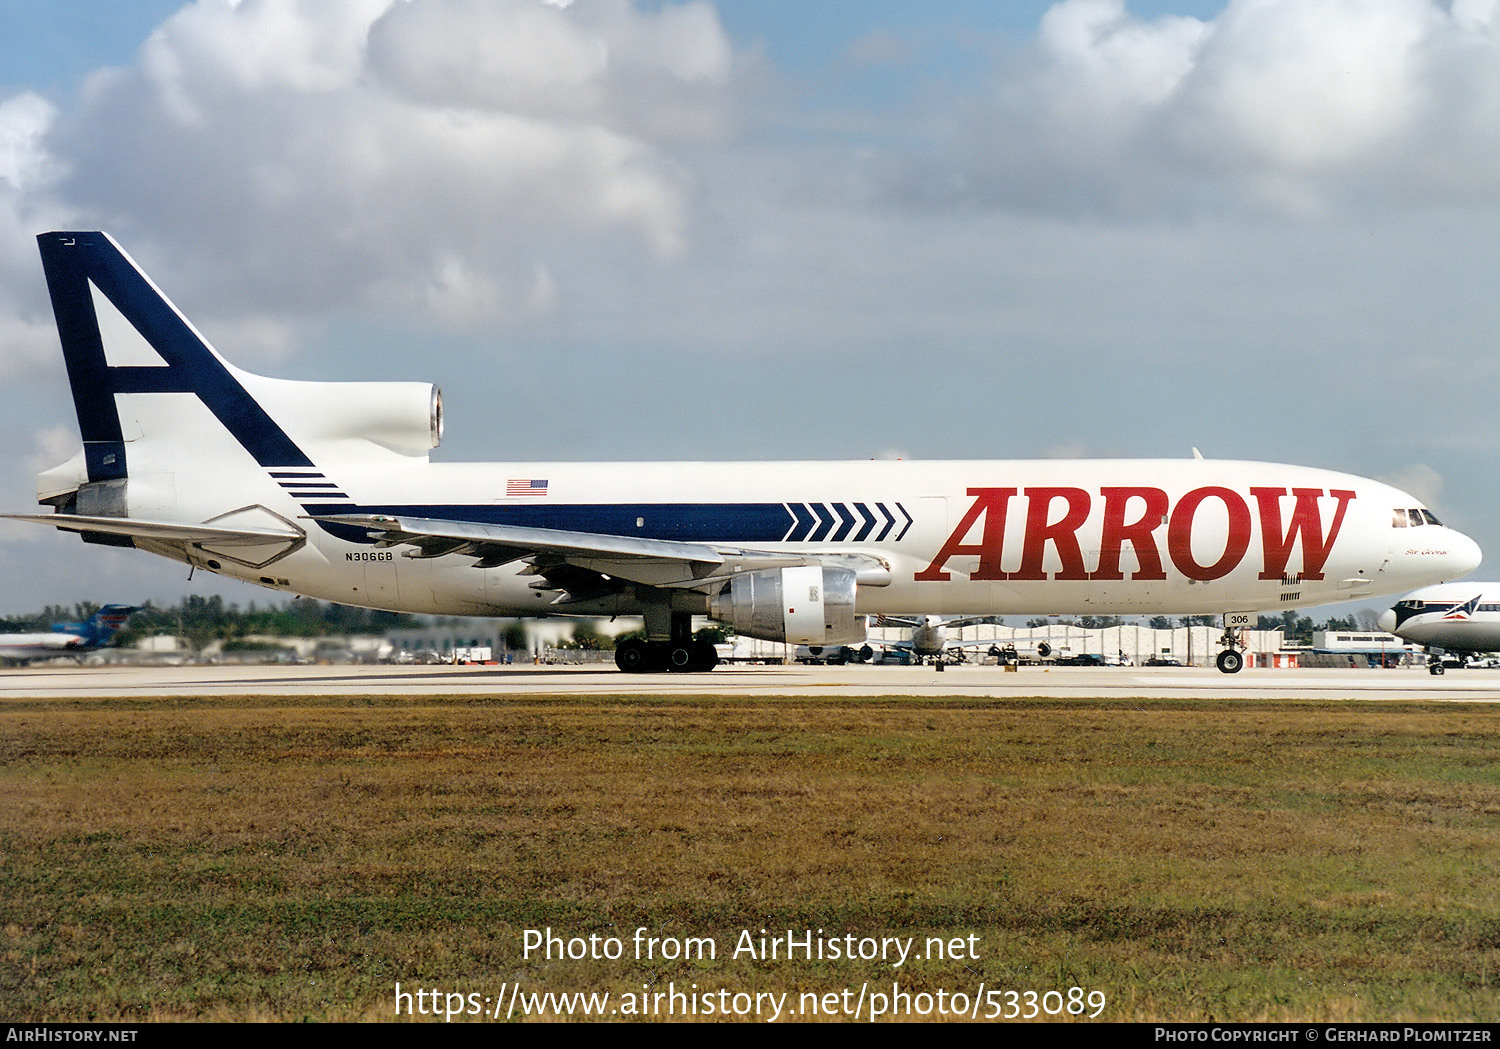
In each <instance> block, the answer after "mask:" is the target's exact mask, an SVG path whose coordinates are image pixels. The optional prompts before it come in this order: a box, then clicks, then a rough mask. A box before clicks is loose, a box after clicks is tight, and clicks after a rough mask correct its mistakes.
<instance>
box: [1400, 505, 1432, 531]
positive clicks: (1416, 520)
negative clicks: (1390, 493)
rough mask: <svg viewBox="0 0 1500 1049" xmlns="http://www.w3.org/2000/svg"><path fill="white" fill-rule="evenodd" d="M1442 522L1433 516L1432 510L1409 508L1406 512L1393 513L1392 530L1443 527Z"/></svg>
mask: <svg viewBox="0 0 1500 1049" xmlns="http://www.w3.org/2000/svg"><path fill="white" fill-rule="evenodd" d="M1441 524H1442V522H1441V521H1439V520H1438V519H1437V518H1436V517H1434V516H1433V515H1432V511H1431V510H1424V509H1421V508H1419V507H1414V506H1413V507H1407V508H1406V509H1404V510H1401V509H1397V510H1392V511H1391V527H1392V528H1421V527H1422V526H1423V525H1441Z"/></svg>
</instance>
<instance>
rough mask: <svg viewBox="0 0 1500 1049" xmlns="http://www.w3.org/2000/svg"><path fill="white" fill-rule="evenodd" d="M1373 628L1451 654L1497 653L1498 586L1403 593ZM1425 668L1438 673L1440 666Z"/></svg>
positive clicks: (1432, 663)
mask: <svg viewBox="0 0 1500 1049" xmlns="http://www.w3.org/2000/svg"><path fill="white" fill-rule="evenodd" d="M1377 625H1378V626H1379V627H1380V629H1381V630H1384V631H1386V632H1387V633H1390V634H1395V635H1396V636H1397V637H1399V638H1401V639H1402V640H1404V641H1412V642H1415V643H1416V644H1419V645H1423V646H1425V647H1428V648H1442V649H1446V650H1448V651H1450V652H1495V651H1500V583H1440V584H1439V585H1437V586H1428V587H1423V588H1422V589H1421V590H1417V591H1414V592H1412V593H1410V594H1407V595H1406V596H1405V597H1403V598H1402V599H1401V600H1400V601H1397V602H1396V603H1395V605H1394V606H1392V607H1391V608H1388V609H1386V610H1385V611H1384V612H1382V613H1380V619H1379V620H1378V621H1377ZM1427 668H1428V669H1429V670H1430V671H1431V672H1432V673H1434V674H1441V673H1442V672H1443V661H1442V660H1441V659H1440V658H1438V657H1437V656H1432V657H1430V658H1429V659H1428V662H1427Z"/></svg>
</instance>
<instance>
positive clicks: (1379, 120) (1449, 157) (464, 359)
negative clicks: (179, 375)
mask: <svg viewBox="0 0 1500 1049" xmlns="http://www.w3.org/2000/svg"><path fill="white" fill-rule="evenodd" d="M0 26H3V27H4V30H5V31H4V32H3V33H0V441H3V442H4V445H5V447H7V448H9V449H11V454H10V455H8V456H5V457H3V458H0V506H4V507H7V508H10V509H12V510H15V511H19V512H25V511H27V510H29V509H30V508H31V507H32V506H33V505H34V500H35V494H34V493H35V481H34V476H35V474H36V472H37V471H38V470H40V469H44V468H46V467H50V466H53V465H56V464H57V463H59V462H62V461H63V460H64V459H66V458H68V457H69V456H70V455H71V454H72V453H73V451H74V450H75V449H76V446H77V442H78V437H77V428H76V422H75V421H74V419H73V416H72V406H71V401H70V398H69V395H68V391H67V386H66V382H65V379H64V374H63V369H62V362H61V357H60V353H59V350H58V347H57V337H56V332H55V328H54V327H53V321H52V317H51V311H50V307H49V305H48V303H47V299H46V290H45V285H44V282H43V278H42V273H41V267H40V264H39V261H38V256H37V251H36V245H35V240H34V237H35V235H36V234H37V233H39V232H42V231H45V230H49V229H96V228H99V229H106V230H108V231H110V232H111V233H112V234H113V235H114V236H115V238H116V239H117V240H118V241H119V242H120V243H121V244H122V245H123V246H124V247H125V248H126V250H127V251H129V252H130V254H131V255H132V256H133V257H134V258H135V259H136V260H137V261H139V262H140V263H141V264H142V265H143V266H145V268H146V269H147V271H148V272H149V273H150V274H151V275H152V277H153V279H154V280H155V282H156V283H157V285H158V286H159V287H161V288H162V289H163V290H164V291H165V292H166V293H167V294H168V295H169V296H170V297H171V298H172V299H173V300H174V301H175V302H176V303H177V305H178V306H179V307H180V308H181V309H182V310H183V311H184V312H185V313H186V314H187V315H188V316H189V317H190V318H192V319H193V321H194V323H195V324H196V326H197V327H198V329H199V330H200V331H202V332H203V333H204V334H205V335H206V336H207V337H208V338H209V340H210V341H211V342H213V344H214V345H215V346H216V348H217V349H218V350H219V351H220V352H221V353H222V354H223V355H224V356H226V357H227V358H229V359H230V360H231V361H233V362H234V363H235V364H237V365H240V366H241V367H244V368H247V369H249V370H251V371H258V372H261V373H264V374H269V375H276V376H282V377H287V378H305V379H360V378H369V379H412V380H424V381H432V382H436V383H438V384H439V385H441V386H442V387H443V390H444V398H445V404H446V410H447V434H446V437H445V440H444V443H443V447H442V448H441V449H439V450H438V451H437V452H436V453H434V457H435V458H441V459H446V460H450V461H463V460H506V459H517V460H532V459H544V460H629V459H641V460H670V459H710V460H718V459H724V460H736V459H846V458H847V459H866V458H871V457H894V456H900V457H904V458H943V459H957V458H973V459H1010V458H1045V457H1075V456H1091V457H1092V456H1109V457H1115V456H1130V457H1163V456H1165V457H1176V456H1182V457H1186V456H1189V455H1191V454H1192V449H1193V448H1195V447H1196V448H1199V449H1201V450H1202V452H1203V453H1204V454H1205V455H1207V456H1210V457H1221V458H1234V459H1258V460H1270V461H1278V462H1290V463H1298V464H1305V465H1309V466H1319V467H1326V468H1331V469H1338V470H1344V471H1348V472H1350V473H1355V474H1359V475H1362V476H1368V477H1377V478H1380V479H1382V480H1386V481H1390V482H1392V483H1395V484H1397V485H1398V486H1400V487H1403V488H1404V489H1406V490H1407V491H1409V492H1411V493H1412V494H1414V495H1416V496H1418V497H1419V498H1421V499H1424V500H1426V501H1427V502H1428V503H1429V504H1430V505H1431V506H1432V507H1433V508H1434V509H1435V510H1436V512H1437V513H1438V514H1439V516H1440V517H1442V518H1444V519H1445V521H1446V522H1447V523H1451V524H1453V525H1454V526H1456V527H1458V528H1460V529H1462V530H1464V531H1466V532H1467V533H1468V534H1470V535H1471V536H1473V537H1474V538H1475V539H1476V540H1478V542H1479V543H1480V545H1481V547H1483V548H1485V549H1487V550H1491V551H1496V553H1495V554H1493V556H1494V557H1495V558H1497V559H1500V494H1497V486H1496V484H1495V483H1494V478H1495V476H1496V469H1495V465H1496V460H1497V456H1500V417H1497V413H1496V412H1495V411H1494V410H1493V402H1494V390H1495V380H1496V372H1497V369H1500V363H1497V361H1500V358H1497V356H1496V354H1495V353H1494V352H1493V350H1492V343H1493V341H1494V333H1495V331H1496V330H1497V327H1500V323H1497V322H1500V295H1497V294H1496V291H1495V289H1496V288H1497V287H1500V253H1497V252H1496V250H1495V248H1494V245H1495V244H1497V243H1500V179H1497V178H1496V172H1497V171H1500V163H1497V161H1500V0H1453V2H1451V3H1438V2H1428V0H1230V2H1228V3H1190V2H1186V0H1184V2H1172V0H1156V2H1151V3H1146V2H1133V3H1127V2H1125V0H1062V2H1058V3H1033V2H1016V3H1007V4H993V3H978V2H960V0H952V2H942V0H934V2H929V3H923V4H910V3H895V2H868V3H843V2H837V3H828V2H813V0H809V2H804V3H799V4H790V3H784V2H781V3H772V2H767V0H748V2H737V3H730V2H727V0H725V2H720V3H711V2H708V0H691V2H686V3H669V2H646V0H347V2H342V3H328V2H296V0H242V2H239V3H230V2H227V0H200V2H197V3H187V4H182V3H173V2H140V3H132V4H128V5H119V4H108V3H102V2H101V3H93V2H82V0H75V2H70V0H56V2H53V3H48V4H36V3H33V2H18V0H0ZM1496 570H1497V571H1500V566H1497V568H1496ZM1480 574H1481V575H1482V576H1483V575H1485V574H1486V568H1481V569H1480ZM186 577H187V569H186V567H184V566H178V565H176V564H175V563H173V562H169V561H165V560H162V559H158V558H153V557H150V556H148V555H144V554H140V553H137V552H133V551H122V550H114V549H108V548H102V547H95V546H85V545H83V544H81V543H79V542H78V540H77V539H76V538H74V537H72V536H64V535H61V534H59V533H56V532H55V531H53V530H48V529H38V528H35V527H34V526H22V525H19V524H13V523H3V524H0V584H3V586H0V613H3V614H22V613H26V612H30V611H36V610H39V609H40V608H41V607H43V606H44V605H47V604H67V603H73V602H77V601H84V600H91V601H97V602H106V601H142V600H145V599H148V598H149V599H151V600H154V601H157V602H158V603H173V602H175V601H177V600H179V599H180V598H181V596H182V595H183V594H186V593H198V594H210V593H221V594H224V595H225V596H226V597H227V598H228V599H230V600H233V601H236V602H239V603H246V602H248V601H266V600H279V599H280V598H279V597H278V595H273V594H271V593H269V592H267V591H260V590H257V589H255V588H250V587H246V586H242V585H240V584H233V583H228V582H226V581H223V580H219V579H217V578H215V577H211V576H205V575H204V574H202V573H199V574H198V575H196V576H195V577H194V578H193V579H192V580H191V581H188V580H187V578H186Z"/></svg>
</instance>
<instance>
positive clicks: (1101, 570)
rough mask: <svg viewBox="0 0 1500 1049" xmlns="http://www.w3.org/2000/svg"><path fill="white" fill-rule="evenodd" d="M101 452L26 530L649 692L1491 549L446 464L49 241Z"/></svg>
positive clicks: (435, 403) (749, 467) (744, 475)
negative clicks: (903, 626) (731, 648)
mask: <svg viewBox="0 0 1500 1049" xmlns="http://www.w3.org/2000/svg"><path fill="white" fill-rule="evenodd" d="M37 240H38V242H39V244H40V247H41V253H42V266H43V269H44V270H45V272H46V276H47V285H48V290H49V292H50V294H51V297H52V307H53V312H54V313H55V315H56V319H57V326H58V332H59V334H60V336H61V341H62V349H63V356H64V358H65V360H66V363H67V369H68V378H69V381H70V383H71V385H72V388H73V399H74V404H75V407H76V409H77V414H78V424H79V429H80V431H81V434H82V438H83V449H82V451H81V452H79V453H78V454H77V455H76V456H74V457H73V459H71V460H70V461H69V462H67V463H65V464H63V465H62V466H59V467H56V468H54V469H51V470H48V471H46V472H45V473H43V474H41V475H40V476H39V478H38V500H39V501H40V502H41V503H42V504H44V505H48V506H51V507H52V509H53V513H51V514H39V515H20V514H17V515H12V516H15V517H17V518H20V519H23V520H29V521H37V522H40V523H43V524H50V525H55V526H56V527H58V528H61V529H67V530H70V531H75V532H78V533H80V534H81V535H82V536H83V538H84V540H85V541H88V542H95V543H106V544H112V545H117V546H133V547H135V548H137V549H141V550H148V551H150V552H152V553H156V554H160V555H162V556H165V557H169V558H173V559H175V560H178V561H183V562H186V563H187V564H189V565H193V566H196V567H199V568H203V569H207V570H209V571H213V572H218V573H221V574H223V575H227V576H231V577H234V578H236V579H244V580H248V581H250V582H253V583H261V584H263V585H265V586H268V587H273V588H276V589H280V590H285V591H291V592H294V593H298V594H304V595H308V596H313V597H319V598H324V599H326V600H330V601H341V602H344V603H347V604H354V605H365V606H368V607H372V608H385V609H392V610H401V611H408V612H427V613H436V614H443V615H490V616H541V615H581V616H614V615H633V616H641V617H643V618H644V619H645V623H646V633H647V639H646V640H637V641H631V642H627V643H624V644H622V645H620V646H619V648H618V649H617V651H616V662H617V663H618V664H619V666H620V667H621V668H622V669H624V670H632V671H645V670H669V669H670V670H695V669H708V668H710V667H712V666H713V665H714V663H715V661H716V656H715V654H714V650H713V647H712V646H711V645H707V644H704V643H700V642H695V641H694V640H693V638H692V633H691V629H692V618H693V616H695V615H696V616H702V615H707V616H709V617H711V618H713V619H716V620H718V621H720V622H723V623H727V624H729V625H730V626H732V627H733V628H734V629H735V630H737V631H739V632H740V633H741V634H745V635H747V636H750V637H756V638H763V639H768V640H774V641H786V642H789V643H793V644H815V645H837V644H859V643H862V642H863V641H864V639H865V621H864V618H863V617H864V616H865V615H866V614H871V613H874V614H880V613H903V614H918V615H929V614H930V615H938V614H946V615H952V614H959V615H980V616H983V615H1005V614H1015V613H1028V612H1034V611H1035V610H1036V609H1038V608H1046V609H1049V610H1051V611H1053V612H1059V613H1066V612H1075V613H1126V614H1128V613H1173V614H1190V613H1198V614H1201V613H1225V614H1226V616H1225V636H1224V638H1223V641H1222V643H1223V645H1224V651H1223V652H1222V653H1221V655H1220V656H1219V666H1220V668H1221V669H1223V670H1225V671H1229V672H1232V671H1236V670H1238V669H1239V668H1240V666H1241V665H1242V657H1241V654H1240V650H1239V646H1238V645H1237V644H1236V640H1237V639H1236V635H1235V628H1236V627H1237V626H1243V625H1247V624H1248V622H1249V620H1250V615H1249V614H1250V613H1252V612H1254V611H1256V610H1260V609H1277V608H1288V607H1293V606H1295V607H1299V608H1300V607H1305V606H1308V605H1316V604H1320V603H1327V602H1333V601H1346V600H1350V599H1352V598H1355V597H1364V596H1366V595H1368V594H1378V593H1389V592H1395V591H1400V590H1406V589H1410V588H1412V587H1415V586H1422V585H1425V584H1428V583H1431V582H1435V581H1437V580H1442V579H1450V578H1456V577H1459V576H1462V575H1465V574H1466V573H1468V572H1469V571H1471V570H1472V569H1473V568H1474V567H1475V565H1477V564H1478V563H1479V549H1478V547H1476V546H1475V544H1474V543H1473V542H1472V541H1471V540H1470V539H1468V538H1467V537H1465V536H1463V535H1460V534H1459V533H1457V532H1455V531H1453V530H1452V529H1449V528H1446V527H1443V526H1442V525H1440V524H1438V523H1437V522H1436V520H1435V519H1433V518H1431V516H1430V515H1428V516H1427V517H1426V519H1425V521H1424V524H1423V526H1422V527H1415V528H1413V527H1402V528H1394V527H1392V510H1393V509H1397V508H1399V509H1400V510H1401V511H1402V514H1403V520H1404V519H1405V517H1404V515H1405V514H1407V513H1408V512H1414V513H1416V514H1417V515H1418V516H1420V515H1421V514H1422V513H1423V512H1424V511H1423V510H1422V507H1421V504H1420V503H1419V502H1418V501H1417V500H1416V499H1414V498H1412V497H1411V496H1409V495H1406V494H1405V493H1403V492H1400V491H1397V490H1396V489H1394V488H1391V487H1390V486H1388V485H1385V484H1381V483H1378V482H1376V481H1369V480H1365V479H1363V478H1359V477H1351V476H1349V475H1347V474H1340V473H1331V472H1329V471H1325V470H1314V469H1308V468H1303V467H1296V466H1276V465H1271V464H1267V463H1253V462H1226V461H1211V460H1202V459H1197V458H1195V459H1191V460H1180V461H1179V460H1138V461H1128V460H1104V461H1071V462H1069V461H1061V460H1057V461H1039V462H1003V461H1002V462H883V461H869V462H823V463H819V462H807V463H733V464H725V463H707V462H688V463H617V462H605V463H590V464H579V463H539V462H532V463H507V464H478V463H474V464H470V463H432V462H429V461H428V453H429V451H430V449H432V448H433V447H435V446H436V445H437V443H438V439H439V437H440V435H441V433H442V411H441V401H440V398H439V395H438V390H437V388H436V387H434V386H431V385H427V384H422V383H387V382H295V381H288V380H283V379H269V378H263V377H261V376H258V375H250V374H248V373H246V372H242V371H240V370H239V369H237V368H235V367H234V366H233V365H231V364H229V363H227V362H226V361H225V360H223V358H221V357H220V356H219V355H218V354H217V353H215V352H214V350H213V349H212V348H211V347H210V346H209V345H208V343H207V342H206V341H205V340H204V339H203V337H202V336H201V335H199V334H198V332H197V330H196V329H194V328H193V326H192V325H191V324H190V323H189V322H188V321H187V319H186V318H184V317H183V315H182V314H181V313H179V312H178V311H177V309H176V307H175V306H173V305H172V304H171V303H170V302H169V301H168V300H167V299H166V297H165V296H163V295H162V294H161V292H160V291H158V290H157V288H156V287H155V285H153V284H152V283H151V281H150V280H149V279H148V278H147V277H146V276H145V275H144V274H143V273H142V272H141V271H140V270H139V269H138V268H137V266H136V265H135V263H134V262H132V261H131V259H130V258H129V257H128V256H127V255H126V254H125V252H124V251H122V250H121V249H120V247H119V246H118V245H117V244H115V242H114V241H113V240H112V239H111V238H110V237H109V236H108V235H106V234H103V233H97V232H94V233H86V232H80V233H45V234H42V235H41V236H39V237H38V238H37Z"/></svg>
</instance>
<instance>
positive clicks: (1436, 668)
mask: <svg viewBox="0 0 1500 1049" xmlns="http://www.w3.org/2000/svg"><path fill="white" fill-rule="evenodd" d="M1442 672H1443V664H1441V663H1428V664H1427V673H1429V674H1433V675H1438V674H1441V673H1442Z"/></svg>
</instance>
